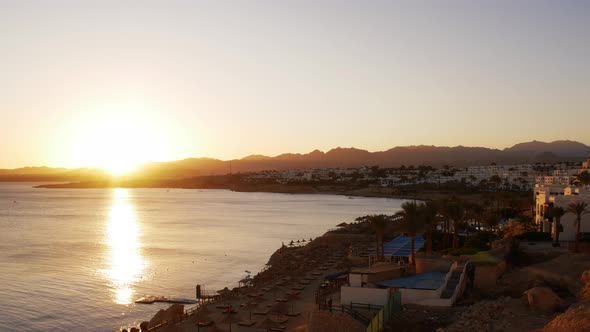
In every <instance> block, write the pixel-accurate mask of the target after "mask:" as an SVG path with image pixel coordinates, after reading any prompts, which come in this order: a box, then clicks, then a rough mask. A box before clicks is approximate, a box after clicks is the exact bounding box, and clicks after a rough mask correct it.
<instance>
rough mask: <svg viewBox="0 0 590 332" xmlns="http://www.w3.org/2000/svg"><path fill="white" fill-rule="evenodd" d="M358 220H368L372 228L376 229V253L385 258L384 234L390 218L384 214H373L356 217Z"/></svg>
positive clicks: (380, 257)
mask: <svg viewBox="0 0 590 332" xmlns="http://www.w3.org/2000/svg"><path fill="white" fill-rule="evenodd" d="M356 221H365V222H368V223H369V225H370V226H371V228H373V230H374V231H375V255H376V256H377V257H378V258H379V259H383V256H384V255H385V250H384V244H383V236H384V235H385V230H386V229H387V223H388V222H389V218H388V217H387V216H386V215H384V214H372V215H368V216H362V217H358V218H356Z"/></svg>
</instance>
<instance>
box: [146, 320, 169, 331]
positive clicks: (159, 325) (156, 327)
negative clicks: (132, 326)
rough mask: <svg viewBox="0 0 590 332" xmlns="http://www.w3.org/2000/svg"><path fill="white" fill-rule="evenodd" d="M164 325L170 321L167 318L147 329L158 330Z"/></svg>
mask: <svg viewBox="0 0 590 332" xmlns="http://www.w3.org/2000/svg"><path fill="white" fill-rule="evenodd" d="M164 326H168V321H167V320H165V321H163V322H161V323H160V324H158V325H154V326H152V327H150V328H149V329H147V330H148V331H156V330H157V329H159V328H161V327H164Z"/></svg>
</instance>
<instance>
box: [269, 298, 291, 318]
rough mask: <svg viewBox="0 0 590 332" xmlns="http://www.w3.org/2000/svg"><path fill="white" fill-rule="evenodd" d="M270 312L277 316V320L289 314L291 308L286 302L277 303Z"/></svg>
mask: <svg viewBox="0 0 590 332" xmlns="http://www.w3.org/2000/svg"><path fill="white" fill-rule="evenodd" d="M270 312H272V313H274V314H277V318H278V317H280V316H281V315H285V314H287V313H288V312H289V306H287V304H286V303H284V302H277V303H275V304H273V306H272V307H270Z"/></svg>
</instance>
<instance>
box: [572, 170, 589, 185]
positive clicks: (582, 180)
mask: <svg viewBox="0 0 590 332" xmlns="http://www.w3.org/2000/svg"><path fill="white" fill-rule="evenodd" d="M574 183H575V184H577V185H583V186H587V185H589V184H590V173H588V171H583V172H580V173H578V174H576V176H574Z"/></svg>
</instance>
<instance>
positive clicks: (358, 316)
mask: <svg viewBox="0 0 590 332" xmlns="http://www.w3.org/2000/svg"><path fill="white" fill-rule="evenodd" d="M319 309H320V310H324V311H329V312H341V313H344V314H347V315H348V316H350V317H352V318H354V319H355V320H357V321H358V322H360V323H362V324H363V325H365V326H367V325H369V323H370V322H371V319H370V318H368V317H366V316H365V315H363V314H361V313H359V312H358V311H355V310H353V309H351V308H350V307H348V306H343V305H333V306H329V305H326V304H320V305H319Z"/></svg>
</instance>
